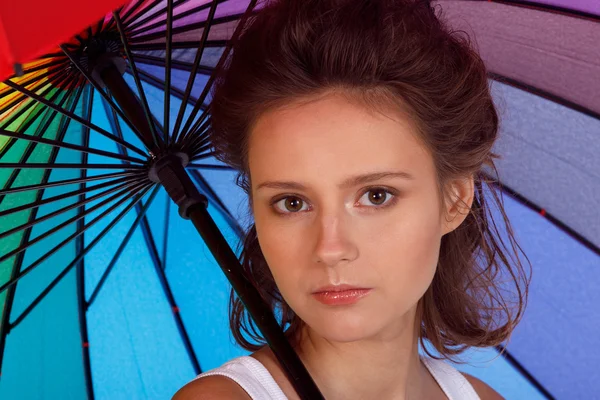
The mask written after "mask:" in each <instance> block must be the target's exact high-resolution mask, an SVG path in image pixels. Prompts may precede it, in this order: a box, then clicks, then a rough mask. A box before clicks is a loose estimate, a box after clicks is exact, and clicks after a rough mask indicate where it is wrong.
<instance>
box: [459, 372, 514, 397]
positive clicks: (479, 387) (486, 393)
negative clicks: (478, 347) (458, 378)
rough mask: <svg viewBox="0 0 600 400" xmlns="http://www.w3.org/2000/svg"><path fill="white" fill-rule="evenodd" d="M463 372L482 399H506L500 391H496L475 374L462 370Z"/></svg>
mask: <svg viewBox="0 0 600 400" xmlns="http://www.w3.org/2000/svg"><path fill="white" fill-rule="evenodd" d="M461 374H463V375H464V377H465V378H467V381H469V383H470V384H471V386H473V389H475V391H476V392H477V395H479V397H480V398H481V400H505V399H504V397H502V396H500V394H499V393H498V392H496V391H495V390H494V389H492V387H491V386H490V385H488V384H487V383H485V382H484V381H482V380H481V379H479V378H475V377H474V376H473V375H469V374H467V373H465V372H462V371H461Z"/></svg>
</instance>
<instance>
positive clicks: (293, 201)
mask: <svg viewBox="0 0 600 400" xmlns="http://www.w3.org/2000/svg"><path fill="white" fill-rule="evenodd" d="M285 208H286V210H288V211H292V212H297V211H300V210H301V209H302V200H300V199H298V198H295V197H288V198H287V199H285Z"/></svg>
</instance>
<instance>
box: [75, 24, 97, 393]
mask: <svg viewBox="0 0 600 400" xmlns="http://www.w3.org/2000/svg"><path fill="white" fill-rule="evenodd" d="M89 29H90V30H91V28H89ZM87 88H88V97H87V104H84V106H87V107H86V108H85V111H84V112H85V114H84V118H87V119H90V118H91V116H92V109H93V106H94V90H93V89H92V88H91V87H90V86H88V87H87ZM80 129H81V132H82V134H83V145H84V146H86V147H88V146H89V144H90V130H89V129H88V128H87V127H85V126H81V127H80ZM81 162H82V164H87V162H88V155H87V153H81ZM79 177H80V178H81V179H86V178H88V176H87V171H86V170H85V169H82V170H80V171H79ZM85 187H86V182H85V181H84V182H82V183H80V184H79V188H80V189H85ZM84 200H85V195H83V194H82V195H80V196H79V202H82V201H84ZM84 212H85V207H84V206H80V207H79V208H78V209H77V213H79V214H83V213H84ZM84 225H85V220H84V219H83V218H82V219H79V220H78V221H77V228H76V229H77V230H83V227H84ZM84 236H85V235H81V236H79V237H77V239H75V254H79V253H81V250H82V249H83V248H84V247H85V241H84V240H85V237H84ZM84 267H85V259H82V260H81V261H80V262H78V263H77V264H76V268H77V269H76V271H75V274H76V285H77V311H78V314H79V326H80V331H81V341H82V342H83V343H82V344H84V346H83V349H82V353H83V369H84V376H85V384H86V390H87V393H88V400H94V385H93V383H92V369H91V364H90V353H89V347H88V346H85V343H88V340H89V339H88V329H87V313H86V312H85V310H84V304H85V274H84V272H85V271H84Z"/></svg>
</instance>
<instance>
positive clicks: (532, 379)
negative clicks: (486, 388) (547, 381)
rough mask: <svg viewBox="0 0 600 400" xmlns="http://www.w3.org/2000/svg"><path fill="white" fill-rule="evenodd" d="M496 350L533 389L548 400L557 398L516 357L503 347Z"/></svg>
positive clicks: (499, 346)
mask: <svg viewBox="0 0 600 400" xmlns="http://www.w3.org/2000/svg"><path fill="white" fill-rule="evenodd" d="M496 350H497V351H498V353H500V354H501V355H502V356H503V357H504V359H506V360H507V361H508V363H509V364H511V365H512V367H513V368H514V369H516V370H517V371H518V372H519V373H520V374H521V375H522V376H523V377H524V378H525V379H526V380H527V381H528V382H529V383H530V384H531V385H532V386H533V387H535V388H536V389H537V390H538V391H539V392H540V393H542V394H543V395H544V396H545V397H546V398H547V399H549V400H554V399H555V397H554V396H552V394H551V393H550V392H549V391H548V389H546V387H544V385H542V384H541V383H540V382H539V381H538V380H537V379H535V377H534V376H533V375H532V374H531V373H530V372H529V371H528V370H527V369H526V368H525V367H524V366H523V365H522V364H521V363H520V362H518V361H517V359H516V358H515V357H513V355H512V354H510V352H509V351H508V350H507V349H506V347H504V346H502V345H498V346H496Z"/></svg>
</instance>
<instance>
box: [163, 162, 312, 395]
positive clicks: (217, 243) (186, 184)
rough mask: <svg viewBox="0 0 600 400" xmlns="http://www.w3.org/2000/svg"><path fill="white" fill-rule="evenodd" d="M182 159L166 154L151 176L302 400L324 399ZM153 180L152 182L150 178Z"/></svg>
mask: <svg viewBox="0 0 600 400" xmlns="http://www.w3.org/2000/svg"><path fill="white" fill-rule="evenodd" d="M182 161H183V162H185V159H182V158H181V157H178V156H176V155H168V156H166V157H164V158H161V159H160V160H158V161H157V162H156V163H155V164H154V165H153V167H152V173H151V176H152V175H154V178H155V179H157V180H158V181H160V183H162V184H163V186H164V187H165V189H166V191H167V193H168V194H169V196H170V197H171V199H173V201H174V202H175V203H176V204H177V205H178V206H179V214H180V215H181V216H182V217H183V218H186V219H191V220H192V223H193V224H194V226H195V227H196V230H198V232H199V233H200V236H202V239H204V242H205V243H206V245H207V246H208V248H209V249H210V251H211V253H212V255H213V256H214V258H215V260H216V261H217V263H218V264H219V266H220V267H221V269H222V270H223V273H224V274H225V276H226V277H227V279H228V280H229V282H230V283H231V286H233V289H234V290H235V291H236V293H237V295H238V296H239V298H240V300H241V301H242V302H243V303H244V306H245V307H246V309H247V310H248V312H249V313H250V315H251V316H252V319H253V320H254V322H255V323H256V325H257V327H258V329H259V330H260V332H261V333H262V334H263V337H264V338H265V339H266V341H267V343H268V344H269V347H271V349H272V350H273V353H274V354H275V356H276V357H277V359H278V360H279V362H280V364H281V365H282V366H283V369H284V371H285V373H286V375H287V377H288V378H289V380H290V382H291V383H292V385H293V386H294V389H295V390H296V392H297V393H298V395H299V396H300V398H301V399H303V400H319V399H323V400H324V397H323V395H322V394H321V392H320V391H319V388H318V387H317V385H316V384H315V382H314V380H313V379H312V377H311V376H310V374H309V373H308V371H307V370H306V368H305V366H304V364H302V361H301V360H300V358H299V357H298V355H297V354H296V352H295V351H294V349H292V346H291V345H290V343H289V342H288V340H287V338H286V337H285V335H284V334H283V331H282V329H281V326H280V325H279V324H278V323H277V320H276V319H275V317H274V316H273V313H272V312H271V310H270V308H269V307H268V306H267V304H266V303H265V301H264V300H263V299H262V297H261V296H260V294H259V293H258V291H257V290H256V288H254V286H253V285H252V284H251V283H250V282H249V281H248V280H247V279H246V278H245V277H244V275H243V274H242V267H241V265H240V262H239V260H238V258H237V256H236V255H235V253H234V252H233V250H232V249H231V247H230V246H229V243H227V240H226V239H225V238H224V237H223V234H222V233H221V231H220V230H219V228H218V227H217V225H216V224H215V222H214V220H213V219H212V217H211V216H210V214H209V213H208V210H207V206H208V200H207V199H206V196H204V195H202V194H201V193H200V192H199V191H198V189H197V188H196V186H195V185H194V183H193V182H192V180H191V179H190V177H189V175H188V174H187V171H186V170H185V168H184V167H183V165H182ZM153 180H154V179H153Z"/></svg>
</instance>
